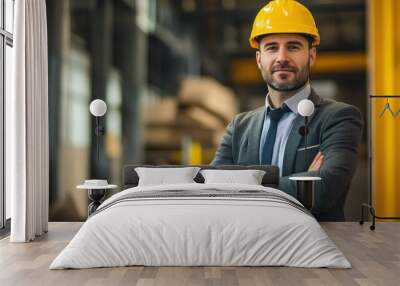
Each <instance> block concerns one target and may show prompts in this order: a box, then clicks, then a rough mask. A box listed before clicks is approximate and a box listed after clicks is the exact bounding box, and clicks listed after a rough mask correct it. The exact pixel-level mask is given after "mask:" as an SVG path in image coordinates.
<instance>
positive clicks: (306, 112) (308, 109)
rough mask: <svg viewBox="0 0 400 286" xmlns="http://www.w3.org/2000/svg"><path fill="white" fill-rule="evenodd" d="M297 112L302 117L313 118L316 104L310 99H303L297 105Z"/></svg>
mask: <svg viewBox="0 0 400 286" xmlns="http://www.w3.org/2000/svg"><path fill="white" fill-rule="evenodd" d="M297 111H298V112H299V113H300V115H301V116H311V115H312V114H313V113H314V103H313V102H312V101H311V100H309V99H303V100H301V101H300V102H299V104H298V105H297Z"/></svg>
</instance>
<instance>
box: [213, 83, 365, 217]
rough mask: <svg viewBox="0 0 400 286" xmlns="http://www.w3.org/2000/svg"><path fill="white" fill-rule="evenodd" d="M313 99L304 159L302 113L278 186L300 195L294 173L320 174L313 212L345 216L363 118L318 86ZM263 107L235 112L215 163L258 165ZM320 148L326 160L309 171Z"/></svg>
mask: <svg viewBox="0 0 400 286" xmlns="http://www.w3.org/2000/svg"><path fill="white" fill-rule="evenodd" d="M309 99H310V100H311V101H312V102H313V103H314V105H315V111H314V114H313V115H312V116H311V117H310V119H309V133H308V136H307V146H310V147H311V146H315V145H317V146H315V147H313V148H310V149H307V152H308V153H307V160H305V153H304V149H303V150H302V148H304V137H303V136H301V135H300V134H299V128H300V127H301V126H303V125H304V118H303V117H301V116H300V115H298V116H297V117H296V119H294V122H293V125H292V126H293V128H292V130H291V133H290V135H289V138H288V141H287V144H286V149H285V154H284V159H283V166H282V177H281V178H280V182H279V189H281V190H283V191H284V192H286V193H288V194H290V195H292V196H296V185H295V183H294V182H293V181H291V180H289V177H290V176H320V177H321V178H322V181H320V182H318V183H317V185H316V189H315V207H314V208H313V209H312V213H313V214H314V216H315V217H316V218H317V219H318V220H321V221H322V220H325V221H326V220H330V221H339V220H344V211H343V207H344V202H345V199H346V195H347V192H348V189H349V187H350V183H351V180H352V177H353V175H354V172H355V170H356V167H357V161H358V156H357V151H358V145H359V143H360V140H361V135H362V129H363V120H362V117H361V113H360V111H359V110H358V108H356V107H354V106H352V105H349V104H346V103H342V102H337V101H335V100H331V99H323V98H321V97H319V96H318V95H317V94H316V93H315V92H314V90H312V91H311V94H310V96H309ZM264 111H265V107H260V108H258V109H255V110H252V111H249V112H244V113H241V114H238V115H236V116H235V118H234V119H233V120H232V121H231V122H230V123H229V125H228V126H227V128H226V130H225V134H224V137H223V139H222V142H221V144H220V146H219V147H218V149H217V152H216V154H215V158H214V160H213V161H212V162H211V165H214V166H215V165H258V164H259V146H260V138H261V132H262V127H263V123H264ZM319 150H321V151H322V153H323V154H324V161H323V164H322V167H321V168H320V170H319V171H313V172H308V171H307V170H308V168H309V166H310V165H311V163H312V161H313V159H314V157H315V155H316V154H317V153H318V151H319Z"/></svg>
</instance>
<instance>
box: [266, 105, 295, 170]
mask: <svg viewBox="0 0 400 286" xmlns="http://www.w3.org/2000/svg"><path fill="white" fill-rule="evenodd" d="M286 112H290V109H289V107H288V106H287V105H286V104H283V105H282V107H281V108H277V109H272V110H269V111H268V114H267V115H268V116H269V118H270V125H269V129H268V133H267V138H266V139H265V143H264V146H263V154H262V161H261V164H262V165H271V162H272V153H273V152H274V144H275V139H276V131H277V129H278V122H279V120H280V119H281V118H282V116H283V114H285V113H286Z"/></svg>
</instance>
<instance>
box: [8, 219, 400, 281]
mask: <svg viewBox="0 0 400 286" xmlns="http://www.w3.org/2000/svg"><path fill="white" fill-rule="evenodd" d="M81 225H82V223H77V222H71V223H60V222H57V223H50V225H49V233H47V234H46V235H44V236H42V237H40V238H38V239H37V240H35V241H33V242H32V243H9V239H8V238H5V239H2V240H0V285H2V286H7V285H12V286H14V285H32V286H34V285H52V286H54V285H57V286H62V285H66V286H72V285H136V286H180V285H193V286H217V285H218V286H219V285H227V286H265V285H290V286H292V285H305V286H311V285H312V286H314V285H316V286H317V285H346V286H347V285H349V286H352V285H354V286H357V285H361V286H364V285H365V286H370V285H374V286H379V285H384V286H390V285H399V281H398V278H397V276H398V275H397V273H399V272H400V223H395V222H390V223H389V222H388V223H379V224H377V227H376V230H375V231H370V230H369V228H368V225H363V226H360V225H358V224H357V223H355V222H343V223H322V224H321V225H322V227H323V228H324V230H325V231H326V232H327V233H328V235H329V237H330V238H331V239H332V240H333V241H334V242H335V243H336V244H337V246H338V247H339V248H340V249H341V250H342V251H343V253H344V254H345V255H346V257H347V258H348V259H349V261H350V262H351V264H352V266H353V268H352V269H308V268H294V267H293V268H290V267H143V266H137V267H116V268H100V269H84V270H57V271H50V270H49V269H48V267H49V265H50V263H51V262H52V260H53V259H54V258H55V256H56V255H57V254H58V253H59V252H60V251H61V250H62V249H63V248H64V247H65V246H66V245H67V243H68V242H69V241H70V240H71V238H72V237H73V236H74V235H75V233H76V232H77V231H78V230H79V228H80V227H81Z"/></svg>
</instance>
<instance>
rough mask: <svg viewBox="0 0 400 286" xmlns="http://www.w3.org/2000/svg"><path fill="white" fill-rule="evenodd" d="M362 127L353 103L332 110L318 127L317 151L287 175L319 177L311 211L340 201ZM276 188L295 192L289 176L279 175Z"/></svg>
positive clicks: (354, 164) (321, 210)
mask: <svg viewBox="0 0 400 286" xmlns="http://www.w3.org/2000/svg"><path fill="white" fill-rule="evenodd" d="M362 126H363V121H362V118H361V113H360V112H359V110H358V109H357V108H355V107H353V106H349V107H346V108H343V109H340V110H339V111H337V112H336V113H333V114H332V115H331V116H330V118H329V120H327V121H326V123H325V124H324V125H323V126H322V139H321V151H320V152H319V153H318V154H317V155H316V157H315V158H314V160H313V162H312V163H311V165H310V166H309V168H308V170H307V171H306V172H301V173H295V174H292V175H290V176H319V177H321V178H322V181H320V182H318V183H317V184H316V189H315V207H314V208H313V210H312V211H313V213H314V214H319V213H324V212H326V211H327V210H329V209H331V208H333V207H335V206H336V205H337V204H338V203H340V200H344V198H345V196H346V193H347V191H348V189H349V187H350V183H351V180H352V178H353V175H354V172H355V170H356V167H357V161H358V156H357V150H358V145H359V143H360V141H361V135H362ZM279 189H281V190H284V191H285V192H286V193H289V194H291V195H293V196H295V194H296V186H295V183H294V182H293V181H291V180H289V176H286V177H282V178H280V182H279Z"/></svg>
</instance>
